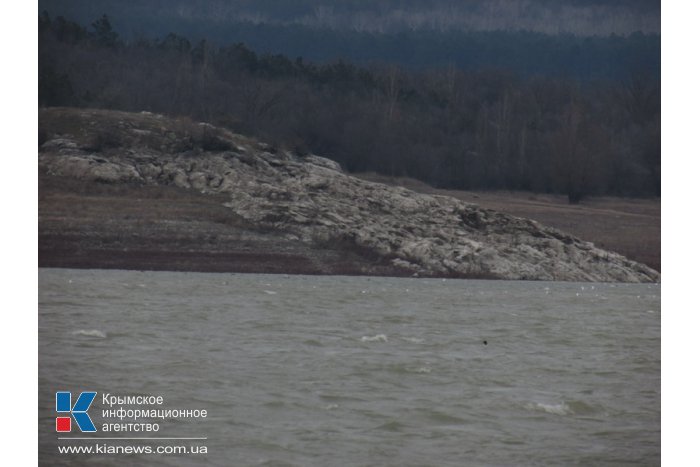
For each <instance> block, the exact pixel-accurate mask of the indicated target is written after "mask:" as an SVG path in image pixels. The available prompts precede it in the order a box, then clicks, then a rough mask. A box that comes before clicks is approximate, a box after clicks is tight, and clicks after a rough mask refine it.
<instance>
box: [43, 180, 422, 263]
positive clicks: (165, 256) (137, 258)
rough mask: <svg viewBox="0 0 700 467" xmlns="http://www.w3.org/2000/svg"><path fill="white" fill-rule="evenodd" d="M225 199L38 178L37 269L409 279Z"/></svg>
mask: <svg viewBox="0 0 700 467" xmlns="http://www.w3.org/2000/svg"><path fill="white" fill-rule="evenodd" d="M227 200H228V198H227V197H226V196H223V195H218V196H217V195H203V194H200V193H198V192H197V191H195V190H186V189H183V188H178V187H174V186H140V185H130V184H120V185H112V184H105V183H97V182H89V181H82V180H77V179H72V178H67V177H56V176H49V175H46V174H40V175H39V267H60V268H78V269H132V270H153V271H196V272H240V273H273V274H274V273H277V274H338V275H375V276H407V275H410V272H409V271H406V270H405V269H401V268H397V267H395V266H394V265H392V264H391V263H390V262H389V261H388V260H385V259H377V258H376V255H372V254H369V253H368V252H364V251H362V250H361V249H358V248H357V247H355V246H353V247H352V248H351V247H349V246H348V245H310V244H308V243H304V242H301V241H298V240H297V239H295V238H293V237H290V236H289V235H288V234H284V233H279V232H274V231H269V230H267V231H266V230H261V229H259V228H256V227H254V226H252V225H250V224H249V223H247V222H246V221H245V220H244V219H242V218H240V217H239V216H237V215H236V214H235V213H234V212H233V211H232V210H231V209H229V208H226V207H225V206H223V203H224V202H226V201H227Z"/></svg>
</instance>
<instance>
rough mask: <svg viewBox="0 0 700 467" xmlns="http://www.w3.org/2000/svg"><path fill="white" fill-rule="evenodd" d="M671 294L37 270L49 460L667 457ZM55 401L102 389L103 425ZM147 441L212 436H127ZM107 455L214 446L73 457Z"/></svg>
mask: <svg viewBox="0 0 700 467" xmlns="http://www.w3.org/2000/svg"><path fill="white" fill-rule="evenodd" d="M660 293H661V292H660V286H659V285H622V284H579V283H546V282H509V281H469V280H439V279H438V280H436V279H430V280H428V279H398V278H374V277H372V278H368V277H331V276H325V277H312V276H284V275H257V274H199V273H174V272H137V271H93V270H68V269H41V270H40V271H39V427H40V428H39V459H40V463H41V464H42V465H76V464H77V465H83V464H84V465H114V466H117V465H233V466H239V465H240V466H248V465H251V466H252V465H268V466H273V465H274V466H277V465H279V466H282V465H284V466H354V465H395V466H419V465H435V466H464V465H499V466H500V465H514V466H515V465H620V464H625V463H628V464H634V465H658V464H659V463H660V386H661V379H660ZM485 342H486V343H485ZM57 391H71V393H72V398H73V399H72V400H73V402H75V400H76V398H77V397H78V396H77V395H78V394H79V393H80V392H83V391H95V392H97V393H98V394H97V397H96V398H95V401H94V403H93V405H92V406H91V407H90V409H89V411H88V414H89V415H90V417H91V419H92V421H93V422H94V424H95V425H96V427H97V430H98V431H97V432H96V433H81V432H80V431H79V430H78V429H77V426H76V425H75V422H73V427H72V432H70V433H57V432H56V429H55V419H56V417H58V416H65V415H66V414H60V413H57V412H56V411H55V409H56V406H55V393H56V392H57ZM104 394H109V395H117V396H131V395H146V396H162V397H163V403H162V405H150V406H143V405H141V406H135V405H132V406H123V405H122V406H119V407H122V408H124V409H125V410H127V409H154V408H158V409H160V408H165V409H187V410H202V409H205V410H207V417H205V418H204V417H199V418H197V417H184V418H183V417H176V418H174V419H171V418H167V419H158V418H155V419H153V418H151V419H140V420H138V421H136V422H135V421H134V419H131V420H129V419H124V420H120V419H119V418H117V419H116V420H115V419H110V418H109V415H113V414H109V413H108V414H107V416H106V417H105V416H104V415H105V413H104V412H103V410H105V409H110V408H111V409H115V408H117V405H114V406H111V407H110V406H109V405H108V404H105V401H104V399H103V397H104V396H103V395H104ZM76 410H77V409H76ZM190 414H191V413H190ZM108 422H109V423H124V424H126V423H137V422H138V423H142V422H146V423H157V424H158V425H159V431H158V432H157V433H156V432H153V431H150V432H135V431H132V430H129V431H117V432H115V431H110V432H105V431H102V430H101V428H103V426H104V425H103V424H105V423H108ZM130 428H131V427H130ZM120 429H121V428H120ZM59 437H60V438H69V439H58V438H59ZM79 437H82V438H88V439H75V438H79ZM103 437H105V438H106V437H114V438H122V439H117V440H112V439H110V440H106V439H99V440H98V439H97V438H103ZM135 437H149V438H154V437H179V438H206V439H197V440H193V439H188V440H182V439H178V440H172V439H167V440H162V439H158V440H156V439H147V440H144V439H138V440H133V439H124V438H135ZM98 444H99V445H101V446H102V447H103V449H106V448H107V447H108V446H122V448H123V449H126V447H131V448H132V449H135V447H138V446H148V447H150V449H152V450H155V449H157V448H158V447H161V449H163V447H165V446H168V447H173V446H177V447H178V449H180V448H182V449H191V450H197V449H199V450H200V451H201V447H202V446H205V447H206V449H207V453H206V454H202V453H201V452H199V453H191V452H188V453H185V454H179V453H170V452H168V453H163V454H161V453H153V452H152V453H151V454H133V453H132V454H129V453H128V451H122V452H120V453H117V454H114V453H94V452H93V454H84V453H83V454H77V453H73V454H65V453H60V452H59V447H63V448H64V449H65V447H66V446H86V447H89V446H94V445H98Z"/></svg>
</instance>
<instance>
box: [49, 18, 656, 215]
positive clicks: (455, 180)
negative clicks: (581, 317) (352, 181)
mask: <svg viewBox="0 0 700 467" xmlns="http://www.w3.org/2000/svg"><path fill="white" fill-rule="evenodd" d="M659 85H660V83H659V79H658V76H656V75H655V74H654V73H650V74H643V73H642V74H638V75H634V76H632V77H630V78H627V79H625V80H616V81H612V80H607V81H602V80H601V81H577V80H571V79H565V78H562V77H554V76H531V77H523V76H522V75H519V74H517V73H514V72H513V71H509V70H505V69H484V70H479V71H464V70H461V69H458V68H457V67H455V66H446V67H442V68H435V69H424V70H413V69H407V68H402V67H400V66H398V65H395V64H391V63H375V64H372V65H371V66H358V65H355V64H353V63H350V62H348V61H343V60H338V61H335V62H331V63H326V64H317V63H314V62H310V61H308V60H305V59H303V58H301V57H298V58H294V59H291V58H288V57H285V56H283V55H273V54H258V53H256V52H254V51H253V50H251V49H250V48H248V47H247V46H246V45H244V44H241V43H238V44H233V45H227V46H216V45H213V44H211V43H209V42H207V41H204V40H203V41H199V42H196V43H192V42H190V41H189V40H188V39H187V38H185V37H182V36H179V35H176V34H169V35H167V36H165V37H163V38H161V39H157V40H150V39H141V40H134V41H129V42H124V41H122V40H120V38H119V36H118V34H117V33H116V32H115V31H114V29H113V28H112V26H111V24H110V21H109V18H107V17H106V16H103V17H102V18H100V19H98V20H96V21H95V22H93V23H92V25H91V26H90V27H88V28H86V27H83V26H81V25H79V24H77V23H74V22H72V21H68V20H66V19H65V18H62V17H57V18H50V17H49V16H48V15H47V14H42V15H41V16H40V17H39V103H40V105H42V106H59V105H61V106H78V107H99V108H107V109H117V110H127V111H141V110H147V111H152V112H160V113H165V114H170V115H182V116H190V117H192V118H195V119H198V120H203V121H207V122H211V123H213V124H217V125H221V126H225V127H228V128H230V129H232V130H233V131H236V132H240V133H244V134H249V135H252V136H257V137H260V138H262V139H264V140H267V141H270V142H273V143H275V144H277V145H279V146H283V147H286V148H288V149H292V150H295V151H298V152H301V153H303V152H308V151H311V152H314V153H316V154H320V155H323V156H326V157H329V158H332V159H334V160H336V161H338V162H339V163H341V165H343V167H344V168H345V169H347V170H348V171H350V172H362V171H375V172H378V173H381V174H387V175H392V176H409V177H415V178H418V179H420V180H423V181H425V182H427V183H430V184H432V185H434V186H439V187H446V188H458V189H510V190H529V191H536V192H555V193H565V194H567V195H568V196H569V199H570V200H571V201H572V202H578V201H579V200H580V199H581V198H582V197H584V196H587V195H595V194H614V195H626V196H657V195H659V194H660V165H661V164H660V86H659Z"/></svg>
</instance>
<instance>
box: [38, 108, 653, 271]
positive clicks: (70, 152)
mask: <svg viewBox="0 0 700 467" xmlns="http://www.w3.org/2000/svg"><path fill="white" fill-rule="evenodd" d="M39 122H40V134H41V137H40V139H43V140H44V141H40V143H41V145H40V150H39V173H40V180H41V182H42V183H41V184H40V186H41V188H40V206H39V214H40V217H39V238H40V240H39V243H40V244H39V251H40V255H39V257H40V259H39V261H40V265H43V266H71V267H118V268H131V269H175V270H203V271H212V270H213V271H231V272H233V271H242V272H289V273H296V272H306V273H347V274H391V275H418V276H438V277H489V278H502V279H533V280H577V281H579V280H580V281H624V282H643V281H657V280H658V279H659V275H658V273H657V272H656V271H654V270H652V269H651V268H648V267H647V266H644V265H642V264H639V263H635V262H633V261H630V260H628V259H626V258H624V257H622V256H620V255H618V254H615V253H611V252H608V251H604V250H601V249H599V248H596V247H595V246H594V245H593V244H591V243H589V242H585V241H582V240H580V239H578V238H576V237H573V236H571V235H569V234H566V233H564V232H561V231H559V230H555V229H552V228H548V227H544V226H542V225H541V224H539V223H537V222H535V221H531V220H527V219H522V218H517V217H513V216H510V215H507V214H503V213H499V212H496V211H492V210H489V209H483V208H481V207H479V206H477V205H474V204H470V203H466V202H464V201H460V200H458V199H456V198H453V197H447V196H437V195H427V194H419V193H416V192H413V191H410V190H408V189H405V188H402V187H391V186H387V185H384V184H379V183H373V182H369V181H365V180H361V179H359V178H355V177H352V176H349V175H347V174H345V173H343V172H342V171H341V170H340V167H339V166H338V164H336V163H335V162H333V161H330V160H328V159H325V158H322V157H318V156H314V155H310V154H306V155H297V154H293V153H291V152H289V151H286V150H284V149H282V148H275V147H272V146H269V145H266V144H264V143H261V142H259V141H256V140H253V139H250V138H246V137H243V136H240V135H235V134H232V133H230V132H228V131H226V130H223V129H220V128H216V127H213V126H211V125H208V124H204V123H194V122H192V121H190V120H186V119H170V118H166V117H164V116H161V115H157V114H150V113H124V112H114V111H101V110H77V109H67V108H54V109H43V110H41V111H40V115H39Z"/></svg>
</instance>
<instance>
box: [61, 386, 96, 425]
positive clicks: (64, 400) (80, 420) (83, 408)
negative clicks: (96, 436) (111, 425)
mask: <svg viewBox="0 0 700 467" xmlns="http://www.w3.org/2000/svg"><path fill="white" fill-rule="evenodd" d="M96 395H97V393H96V392H81V393H80V396H78V400H77V401H75V405H73V408H71V393H70V392H68V391H64V392H57V393H56V412H59V413H60V412H69V413H70V414H71V415H72V416H73V419H75V423H76V424H77V425H78V428H80V431H86V432H87V431H97V429H96V428H95V425H94V424H93V423H92V420H91V419H90V416H89V415H88V414H87V411H88V409H89V408H90V405H91V404H92V401H93V400H94V399H95V396H96ZM56 431H59V432H69V431H71V419H70V417H56Z"/></svg>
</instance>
